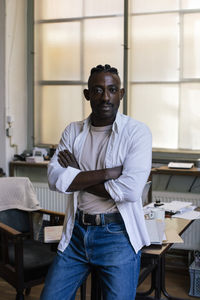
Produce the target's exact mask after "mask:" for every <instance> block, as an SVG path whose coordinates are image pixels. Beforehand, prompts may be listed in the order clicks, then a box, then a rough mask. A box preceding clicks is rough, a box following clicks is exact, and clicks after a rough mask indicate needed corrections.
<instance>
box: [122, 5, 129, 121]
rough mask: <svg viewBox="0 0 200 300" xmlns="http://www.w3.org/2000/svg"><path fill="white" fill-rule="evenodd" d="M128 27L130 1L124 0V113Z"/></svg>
mask: <svg viewBox="0 0 200 300" xmlns="http://www.w3.org/2000/svg"><path fill="white" fill-rule="evenodd" d="M128 27H129V1H128V0H124V58H123V65H124V68H123V81H124V82H123V85H124V89H125V95H124V97H123V113H124V114H125V115H127V93H128Z"/></svg>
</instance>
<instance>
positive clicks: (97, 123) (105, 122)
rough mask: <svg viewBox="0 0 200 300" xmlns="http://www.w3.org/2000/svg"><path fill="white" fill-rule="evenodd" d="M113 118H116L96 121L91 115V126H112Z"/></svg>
mask: <svg viewBox="0 0 200 300" xmlns="http://www.w3.org/2000/svg"><path fill="white" fill-rule="evenodd" d="M115 118H116V116H115V117H114V118H112V119H110V118H109V119H106V118H105V119H102V118H101V119H97V118H96V117H95V118H94V116H93V115H91V124H92V125H93V126H96V127H103V126H107V125H112V124H113V123H114V121H115Z"/></svg>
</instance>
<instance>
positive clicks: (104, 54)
mask: <svg viewBox="0 0 200 300" xmlns="http://www.w3.org/2000/svg"><path fill="white" fill-rule="evenodd" d="M83 39H84V52H83V53H84V68H83V69H84V80H85V81H87V79H88V75H89V73H90V69H91V68H92V67H94V66H96V65H99V64H102V65H104V64H110V65H111V66H114V67H116V68H117V69H118V70H119V73H120V75H121V78H122V74H123V18H121V17H116V18H105V19H92V20H86V21H85V25H84V37H83Z"/></svg>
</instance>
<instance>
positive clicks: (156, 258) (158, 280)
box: [136, 218, 193, 300]
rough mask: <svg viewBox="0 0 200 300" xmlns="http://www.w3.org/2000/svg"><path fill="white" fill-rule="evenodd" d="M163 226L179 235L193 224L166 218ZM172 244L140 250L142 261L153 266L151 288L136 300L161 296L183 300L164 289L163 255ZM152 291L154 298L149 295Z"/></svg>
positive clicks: (187, 221)
mask: <svg viewBox="0 0 200 300" xmlns="http://www.w3.org/2000/svg"><path fill="white" fill-rule="evenodd" d="M165 221H166V222H165V224H166V228H167V229H173V230H174V229H175V230H176V232H177V233H178V234H179V235H181V234H182V233H183V232H184V231H185V230H186V229H187V228H188V227H189V226H190V224H191V223H192V222H193V220H186V219H179V218H166V219H165ZM172 245H173V243H167V244H164V245H162V247H161V248H160V249H158V248H155V247H153V246H149V247H145V248H143V250H142V260H145V259H146V260H147V261H148V260H149V261H150V262H152V263H153V264H154V266H155V268H154V269H153V270H152V272H151V274H152V277H151V287H150V289H149V290H148V291H145V292H140V293H137V296H136V300H148V299H156V300H160V299H162V298H161V297H162V294H163V295H164V296H165V297H166V298H167V299H170V300H183V299H180V298H177V297H174V296H171V295H169V294H168V292H167V290H166V287H165V254H166V252H167V250H168V249H169V248H170V247H171V246H172ZM153 291H154V297H150V296H149V295H150V294H151V293H152V292H153Z"/></svg>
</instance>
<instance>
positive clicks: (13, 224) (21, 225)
mask: <svg viewBox="0 0 200 300" xmlns="http://www.w3.org/2000/svg"><path fill="white" fill-rule="evenodd" d="M38 213H39V214H42V215H44V214H46V215H48V216H49V218H50V219H49V223H50V225H61V224H63V221H64V214H63V213H57V212H52V211H47V210H44V209H40V210H38V211H36V212H34V211H31V212H28V211H22V210H19V209H8V210H5V211H0V242H1V244H0V247H1V256H0V277H2V278H3V279H4V280H5V281H7V282H8V283H9V284H11V285H12V286H13V287H14V288H15V289H16V292H17V294H16V300H23V299H24V290H25V291H26V294H29V293H30V290H31V287H33V286H35V285H38V284H41V283H42V282H44V279H45V276H46V274H47V271H48V268H49V266H50V264H51V263H52V260H53V258H54V256H55V251H53V249H52V245H51V244H44V243H43V242H41V241H39V240H35V239H34V238H33V237H34V233H33V227H34V226H33V218H34V214H38ZM54 246H55V244H54ZM54 248H55V247H54Z"/></svg>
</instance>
